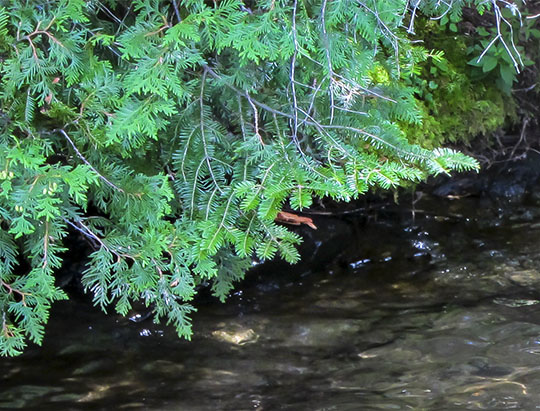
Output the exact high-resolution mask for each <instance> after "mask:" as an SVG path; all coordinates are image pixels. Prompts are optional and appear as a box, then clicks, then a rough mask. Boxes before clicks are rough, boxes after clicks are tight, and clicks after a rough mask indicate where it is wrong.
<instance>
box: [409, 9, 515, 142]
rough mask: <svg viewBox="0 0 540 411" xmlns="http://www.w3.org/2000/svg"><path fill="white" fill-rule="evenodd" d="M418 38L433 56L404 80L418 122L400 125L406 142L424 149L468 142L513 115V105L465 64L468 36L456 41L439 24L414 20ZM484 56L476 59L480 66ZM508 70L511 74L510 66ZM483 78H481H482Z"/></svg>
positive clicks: (488, 81) (496, 88)
mask: <svg viewBox="0 0 540 411" xmlns="http://www.w3.org/2000/svg"><path fill="white" fill-rule="evenodd" d="M416 33H417V36H418V37H421V38H423V39H424V45H425V46H427V47H430V48H433V47H440V48H442V49H443V50H445V52H444V53H441V52H432V53H430V55H429V56H428V58H426V60H425V61H424V62H423V63H422V64H421V66H422V71H421V76H418V77H414V78H411V79H409V80H407V82H408V83H409V84H410V85H411V86H412V87H414V89H415V97H416V98H417V99H418V107H419V108H420V110H421V111H422V117H423V122H422V124H421V125H418V124H403V128H404V130H406V133H407V136H408V137H409V140H410V141H413V142H415V143H417V144H421V145H423V146H425V147H438V146H440V145H441V144H444V143H447V142H452V143H456V142H460V143H468V142H470V141H471V140H472V139H474V138H475V137H478V136H480V135H484V136H485V135H488V134H489V133H491V132H493V131H495V130H497V129H498V128H500V127H502V126H503V124H504V123H505V121H507V119H512V118H513V116H515V105H514V102H513V100H512V99H509V98H508V97H507V96H506V95H505V93H504V92H503V91H502V90H501V89H500V88H498V87H497V83H496V81H494V80H493V79H491V78H479V77H478V76H477V75H476V73H475V69H474V68H473V67H471V66H470V65H469V64H467V61H468V60H469V59H470V56H469V54H468V51H469V49H470V47H468V45H467V40H469V43H470V37H469V36H459V37H456V36H455V35H453V34H452V33H451V32H450V33H449V31H448V28H447V27H446V28H445V27H444V26H441V25H440V24H439V22H438V21H426V20H420V21H418V24H417V27H416ZM485 59H486V57H484V58H483V59H482V60H481V61H482V62H485V61H486V60H485ZM510 69H511V70H512V71H513V72H514V74H513V75H514V76H515V71H514V68H513V67H510ZM484 77H485V76H484Z"/></svg>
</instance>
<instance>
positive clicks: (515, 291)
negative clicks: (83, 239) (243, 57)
mask: <svg viewBox="0 0 540 411" xmlns="http://www.w3.org/2000/svg"><path fill="white" fill-rule="evenodd" d="M417 208H418V210H417V211H416V215H415V219H414V221H413V220H412V214H411V212H410V211H407V210H404V209H403V208H394V209H387V210H383V211H381V212H379V213H378V215H377V219H370V220H369V221H368V222H367V223H366V224H360V225H359V224H356V223H357V222H358V221H356V222H355V221H354V218H352V217H351V218H349V220H347V223H349V224H351V226H360V228H359V229H357V230H356V231H355V232H356V234H355V235H351V238H349V239H348V240H347V242H346V244H345V243H344V244H339V247H338V249H343V250H344V252H342V253H336V256H335V259H334V261H333V262H332V263H331V264H329V265H326V266H324V267H322V266H321V267H315V268H313V269H312V270H310V271H305V272H299V271H295V269H294V268H293V269H289V270H287V271H285V270H283V269H282V268H279V267H281V266H279V265H275V266H272V267H273V268H272V269H265V268H264V267H263V268H260V269H258V271H257V272H256V273H254V274H253V275H252V277H251V279H250V280H248V281H247V282H246V283H245V284H243V285H242V286H241V287H240V288H239V290H238V291H237V292H236V293H235V295H234V296H232V297H231V298H230V299H229V301H228V302H227V303H226V304H220V303H218V302H210V303H207V304H205V305H203V306H202V307H200V310H199V312H198V313H197V314H196V315H195V316H194V324H195V326H194V330H195V337H194V339H193V341H192V342H186V341H179V340H178V339H177V338H176V336H175V334H174V332H173V331H172V330H171V329H169V328H166V327H163V326H158V325H154V324H153V323H152V322H151V321H143V322H140V323H134V322H130V321H129V320H126V319H123V318H119V317H117V316H114V315H110V316H104V315H103V314H102V313H101V312H100V311H99V310H97V309H94V308H91V307H90V305H89V303H88V302H86V301H85V300H81V299H75V300H73V301H70V302H62V303H59V304H57V305H56V307H55V309H54V310H53V313H52V316H51V320H50V324H49V327H48V329H47V336H46V339H45V342H44V345H43V347H41V348H39V347H30V349H29V350H28V351H27V352H26V353H25V354H24V355H23V356H21V357H19V358H15V359H2V360H1V362H0V371H1V374H0V375H1V377H0V381H1V386H0V387H1V389H0V408H1V407H3V408H7V409H40V410H59V409H61V410H71V409H72V410H79V409H80V410H84V409H148V410H253V409H257V410H277V409H281V410H401V409H414V410H465V409H471V410H478V409H489V410H499V409H501V410H502V409H520V410H532V409H540V301H539V300H540V206H538V205H535V204H534V203H532V202H531V203H530V204H526V203H524V204H503V205H497V204H494V203H492V202H490V201H488V200H485V199H484V200H479V199H464V200H460V201H457V202H451V201H447V200H436V199H430V198H428V197H426V198H424V199H423V200H422V201H420V202H419V203H418V204H417ZM325 221H326V220H325V217H319V218H318V219H317V224H318V225H319V226H322V225H324V224H325ZM334 246H335V245H334ZM276 267H277V268H276ZM265 270H266V271H265ZM269 271H270V272H269Z"/></svg>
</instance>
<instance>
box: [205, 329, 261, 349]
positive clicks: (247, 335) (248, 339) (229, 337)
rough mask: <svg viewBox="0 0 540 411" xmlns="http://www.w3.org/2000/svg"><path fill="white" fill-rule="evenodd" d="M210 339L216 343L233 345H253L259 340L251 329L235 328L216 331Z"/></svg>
mask: <svg viewBox="0 0 540 411" xmlns="http://www.w3.org/2000/svg"><path fill="white" fill-rule="evenodd" d="M212 337H214V338H215V339H217V340H218V341H222V342H226V343H229V344H234V345H246V344H254V343H256V342H257V341H258V340H259V335H258V334H257V333H256V332H255V331H253V330H252V329H251V328H241V327H235V329H225V330H216V331H213V332H212Z"/></svg>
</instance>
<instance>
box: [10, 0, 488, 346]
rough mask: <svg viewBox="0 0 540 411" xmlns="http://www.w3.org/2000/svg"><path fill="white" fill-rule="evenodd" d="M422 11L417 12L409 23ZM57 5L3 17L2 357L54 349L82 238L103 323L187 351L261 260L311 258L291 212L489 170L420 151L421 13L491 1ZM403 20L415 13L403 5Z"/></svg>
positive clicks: (194, 0) (92, 1) (191, 0)
mask: <svg viewBox="0 0 540 411" xmlns="http://www.w3.org/2000/svg"><path fill="white" fill-rule="evenodd" d="M413 3H415V4H416V6H414V7H413V6H412V4H413ZM443 3H445V2H439V1H434V0H433V1H423V2H406V1H404V0H369V1H368V0H366V1H365V2H359V1H356V0H355V1H352V0H340V1H327V0H316V1H309V2H307V1H304V0H294V1H278V0H262V1H257V2H254V1H245V2H243V1H240V0H222V1H203V0H178V1H174V0H173V1H164V0H135V1H113V0H47V1H44V0H43V1H41V0H36V1H30V2H28V1H22V0H14V1H11V2H2V3H1V4H2V6H0V73H1V74H0V75H1V90H0V225H1V231H0V259H1V262H0V312H1V315H2V318H1V331H0V352H1V354H3V355H15V354H18V353H20V352H21V351H22V350H23V348H24V347H25V345H26V343H27V340H28V339H29V340H31V341H33V342H35V343H38V344H39V343H41V341H42V339H43V332H44V324H45V323H46V322H47V319H48V313H49V309H50V306H51V304H52V303H53V302H54V301H56V300H59V299H63V298H66V295H65V293H64V292H63V291H62V290H61V289H59V288H58V287H57V286H56V285H55V278H54V272H55V270H57V269H58V268H59V267H60V265H61V262H62V257H63V254H62V253H63V252H64V251H65V250H66V246H67V245H66V244H65V243H64V241H63V240H64V239H65V237H66V235H67V233H68V231H74V230H75V231H76V232H78V233H80V235H82V236H84V237H85V238H86V239H87V240H88V242H89V243H90V244H91V245H92V246H93V248H94V251H93V253H92V254H91V256H90V261H89V263H88V267H87V269H86V271H85V273H84V276H83V284H84V287H85V288H86V290H87V291H88V292H90V293H92V295H93V298H94V302H95V304H97V305H99V306H101V307H102V308H103V309H104V310H105V309H106V308H107V307H109V306H113V307H114V309H115V310H116V312H118V313H120V314H124V315H125V314H126V313H127V312H128V310H129V309H130V307H131V304H132V302H133V301H142V302H144V304H146V305H147V306H148V307H152V309H153V312H154V318H155V321H159V320H160V319H163V320H164V321H165V322H166V323H168V324H172V325H173V326H174V327H175V328H176V330H177V332H178V334H179V335H180V336H182V337H185V338H190V336H191V328H190V315H191V313H193V311H194V310H195V308H194V307H193V306H192V304H191V301H192V299H193V298H194V296H195V294H196V292H197V289H198V287H200V286H201V285H206V284H208V285H209V286H210V287H211V290H212V292H213V293H214V295H215V296H217V297H218V298H220V299H222V300H223V299H224V298H226V296H227V295H228V293H229V292H230V290H231V287H232V285H233V283H234V282H235V281H237V280H238V279H240V278H242V276H243V273H244V272H245V270H246V269H247V268H248V267H249V266H250V264H251V261H252V258H253V256H256V257H257V258H259V259H262V260H264V259H270V258H274V257H276V256H279V257H281V258H283V259H285V260H287V261H289V262H291V263H294V262H295V261H297V260H298V258H299V256H298V252H297V251H296V248H295V246H296V245H297V244H298V243H299V242H300V238H299V236H298V235H297V234H295V233H293V232H291V231H290V230H289V229H287V228H286V227H284V226H282V225H279V224H277V223H276V222H275V221H274V220H275V218H276V215H277V213H278V212H279V211H280V210H281V209H282V208H283V207H284V206H285V204H288V206H290V208H292V209H294V210H302V209H305V208H308V207H310V206H311V204H312V201H313V199H314V198H316V197H330V198H332V199H335V200H340V201H348V200H351V199H354V198H357V197H358V196H360V195H362V194H363V193H365V192H366V191H367V190H369V189H370V188H373V187H381V188H383V189H388V188H391V187H396V186H399V185H401V184H403V183H404V182H407V181H413V182H416V181H420V180H422V179H423V178H425V177H426V176H427V175H429V174H439V173H448V172H449V171H451V170H458V171H461V170H470V169H475V168H477V163H476V161H475V160H473V159H472V158H469V157H467V156H465V155H462V154H460V153H458V152H455V151H453V150H451V149H448V148H437V149H434V150H428V149H425V148H422V147H420V146H418V145H414V144H411V143H409V141H408V140H407V138H406V135H405V134H404V132H403V131H402V128H403V126H402V125H403V124H406V123H411V124H420V123H421V121H422V118H421V110H420V109H419V108H418V107H417V106H416V105H415V99H414V96H413V93H414V90H413V89H412V88H411V87H410V86H408V85H407V83H406V80H407V79H410V78H411V77H414V76H417V75H418V74H419V73H420V65H419V64H420V63H421V62H422V61H424V60H425V59H426V58H428V57H429V56H431V55H432V54H433V53H432V52H430V51H428V50H426V49H424V48H422V46H421V45H418V44H413V43H411V42H410V40H408V37H407V31H409V32H410V31H411V28H412V27H413V23H414V18H415V17H417V16H418V15H419V14H420V13H424V14H425V15H426V16H441V15H443V14H446V13H452V14H455V13H457V15H459V13H460V12H461V8H462V6H464V5H468V6H477V7H478V8H479V9H480V10H481V11H484V10H489V9H490V7H493V6H492V5H493V4H496V3H495V2H492V1H483V0H475V1H458V0H456V1H454V2H453V6H452V8H451V9H449V10H447V9H446V7H447V6H445V5H444V4H443ZM408 7H409V8H408Z"/></svg>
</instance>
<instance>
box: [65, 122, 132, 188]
mask: <svg viewBox="0 0 540 411" xmlns="http://www.w3.org/2000/svg"><path fill="white" fill-rule="evenodd" d="M58 131H59V132H60V133H62V135H63V136H64V137H65V138H66V140H67V141H68V142H69V144H71V147H73V150H75V153H77V156H78V157H79V158H80V159H81V160H82V161H83V162H84V164H86V165H87V166H88V167H90V169H91V170H92V171H93V172H94V173H96V174H97V175H98V177H99V178H101V179H102V180H103V181H104V182H105V183H107V184H108V185H109V186H111V187H112V188H114V189H115V190H118V191H120V192H121V193H123V192H124V190H122V189H121V188H120V187H118V186H117V185H116V184H114V183H111V182H110V181H109V180H108V179H107V178H106V177H105V176H103V174H101V173H100V172H99V171H97V170H96V168H95V167H94V166H93V165H92V164H90V163H89V162H88V160H87V159H86V158H85V157H84V156H83V155H82V153H81V152H80V151H79V149H78V148H77V146H76V145H75V143H74V142H73V140H72V139H71V138H69V136H68V135H67V133H66V132H65V131H64V129H62V128H61V129H58Z"/></svg>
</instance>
